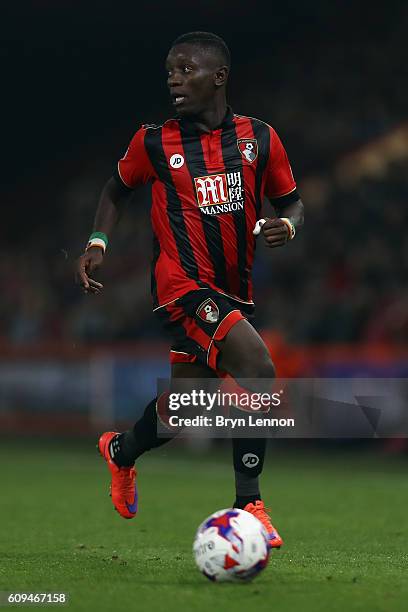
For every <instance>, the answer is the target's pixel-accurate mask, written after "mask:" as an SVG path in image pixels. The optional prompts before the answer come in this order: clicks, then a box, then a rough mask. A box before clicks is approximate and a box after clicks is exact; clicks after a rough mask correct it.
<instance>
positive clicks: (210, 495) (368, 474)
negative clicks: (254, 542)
mask: <svg viewBox="0 0 408 612" xmlns="http://www.w3.org/2000/svg"><path fill="white" fill-rule="evenodd" d="M0 459H1V466H2V478H1V483H2V486H1V503H0V519H1V530H0V550H1V560H0V590H3V591H5V590H7V591H18V592H22V591H23V592H45V591H54V592H55V591H57V592H61V591H65V592H67V593H68V594H69V603H68V605H67V606H66V609H68V608H69V609H71V610H84V611H85V610H86V611H87V612H88V611H93V610H98V611H99V610H123V609H126V610H132V611H136V612H137V611H139V610H140V611H145V610H146V611H152V612H156V611H162V610H163V611H165V612H172V611H173V610H177V611H178V612H179V611H180V610H182V611H185V612H190V611H193V612H194V611H208V610H215V611H216V612H219V611H221V612H223V611H224V610H225V611H229V610H231V611H232V610H233V611H234V612H236V611H241V610H245V611H248V612H250V611H251V610H256V612H262V611H264V610H265V611H266V610H268V611H273V610H278V611H279V612H282V611H286V610H290V611H298V610H302V612H304V611H309V610H310V611H311V612H312V611H313V612H317V611H320V610H322V611H323V610H324V611H328V610H330V612H333V611H337V610H338V611H341V612H343V611H345V610H361V611H369V612H374V611H377V610H378V611H380V610H381V611H387V612H389V611H394V610H407V609H408V608H407V605H408V604H407V602H408V579H407V577H408V556H407V545H408V521H407V508H408V479H407V463H408V461H407V459H406V458H405V459H404V458H394V457H391V458H390V457H386V456H384V455H379V454H377V455H374V454H367V453H364V454H358V453H354V452H349V453H344V452H343V453H340V452H332V453H328V454H321V453H316V452H314V453H305V452H303V451H302V452H300V451H299V450H296V449H295V448H294V449H293V451H290V450H279V449H275V450H274V448H273V447H272V448H269V452H268V459H267V463H266V467H265V471H264V475H263V479H262V488H263V492H264V499H265V501H266V502H267V504H270V505H272V506H273V520H274V522H275V523H276V525H277V527H278V528H279V530H280V531H281V533H282V536H283V538H284V540H285V546H284V548H282V550H280V551H274V552H273V554H272V557H271V561H270V564H269V566H268V568H267V569H266V570H265V571H264V572H263V574H262V575H261V576H260V577H258V578H257V579H256V580H254V581H253V582H252V583H249V584H243V585H241V584H238V585H236V584H213V583H211V582H209V581H207V580H206V579H205V578H204V577H203V576H202V575H201V574H200V573H199V572H198V571H197V570H196V568H195V566H194V564H193V559H192V555H191V545H192V540H193V535H194V532H195V529H196V527H197V526H198V524H199V523H200V522H201V521H202V520H203V519H204V518H205V517H206V516H207V515H208V514H210V513H211V512H213V511H215V510H218V509H220V508H223V507H226V506H229V505H230V504H231V502H232V501H233V479H232V473H231V465H230V462H229V453H228V454H227V453H226V452H224V451H222V450H221V451H219V450H217V451H212V452H211V453H204V454H198V453H193V452H192V451H191V450H188V449H185V450H183V448H180V447H175V446H174V445H173V446H169V447H164V448H162V449H158V450H157V451H156V452H154V451H152V452H151V453H149V454H147V455H146V456H145V457H143V458H142V459H141V460H140V461H139V463H138V467H139V495H140V498H139V499H140V506H139V515H138V516H137V518H136V519H134V520H131V521H125V520H123V519H121V518H120V517H119V515H117V514H116V512H115V511H114V510H113V507H112V506H111V501H110V498H109V497H108V495H107V488H108V472H107V469H106V466H105V465H104V463H103V461H102V460H101V459H100V458H99V456H98V455H97V453H96V451H95V447H94V443H89V445H85V444H84V445H82V444H81V445H79V444H75V445H73V446H69V445H68V444H62V445H58V444H56V443H54V444H50V443H49V442H47V441H44V442H43V443H41V444H40V443H36V444H32V443H31V444H30V443H28V444H27V443H23V442H20V443H18V444H13V443H12V442H7V443H5V442H4V441H3V442H2V444H1V449H0Z"/></svg>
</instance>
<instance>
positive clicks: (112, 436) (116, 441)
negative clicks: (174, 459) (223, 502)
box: [98, 363, 214, 518]
mask: <svg viewBox="0 0 408 612" xmlns="http://www.w3.org/2000/svg"><path fill="white" fill-rule="evenodd" d="M212 376H214V373H213V372H212V370H210V368H208V367H207V366H205V365H203V364H200V363H175V364H173V365H172V385H171V391H173V390H174V391H176V392H179V393H181V392H186V391H189V390H190V386H189V385H188V382H187V381H188V379H203V378H209V377H212ZM178 381H180V383H178ZM181 381H182V382H181ZM180 384H182V387H181V386H180ZM167 397H168V394H165V393H163V394H162V396H160V397H159V398H157V397H155V398H154V399H153V400H152V401H151V402H150V403H149V404H148V405H147V406H146V408H145V409H144V412H143V415H142V417H141V418H140V419H139V420H138V421H137V422H136V423H135V424H134V426H133V427H132V428H131V429H129V430H128V431H125V432H123V433H119V432H116V431H107V432H105V433H104V434H102V435H101V437H100V438H99V443H98V446H99V451H100V453H101V455H102V456H103V457H104V459H105V460H106V462H107V464H108V467H109V470H110V472H111V487H110V491H111V497H112V503H113V505H114V507H115V509H116V510H117V512H119V514H120V515H121V516H123V518H133V517H134V516H135V515H136V513H137V502H138V496H137V487H136V476H137V472H136V470H135V468H134V467H133V466H134V464H135V461H136V459H137V458H138V457H140V456H141V455H143V453H145V452H146V451H148V450H150V449H152V448H157V447H159V446H162V445H163V444H166V443H167V442H169V441H170V440H172V439H173V438H174V437H175V436H176V435H177V433H178V431H177V430H173V431H171V430H169V434H168V436H165V437H163V436H159V435H158V430H157V419H158V418H160V417H158V413H160V409H162V410H163V413H164V414H165V413H166V411H167Z"/></svg>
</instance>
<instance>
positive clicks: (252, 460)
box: [242, 453, 259, 468]
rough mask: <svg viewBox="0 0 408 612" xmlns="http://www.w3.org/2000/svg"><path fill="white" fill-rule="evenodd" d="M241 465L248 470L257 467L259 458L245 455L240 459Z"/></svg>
mask: <svg viewBox="0 0 408 612" xmlns="http://www.w3.org/2000/svg"><path fill="white" fill-rule="evenodd" d="M242 463H243V464H244V465H245V466H246V467H248V468H253V467H255V466H257V465H258V463H259V457H258V455H254V453H246V454H245V455H244V456H243V457H242Z"/></svg>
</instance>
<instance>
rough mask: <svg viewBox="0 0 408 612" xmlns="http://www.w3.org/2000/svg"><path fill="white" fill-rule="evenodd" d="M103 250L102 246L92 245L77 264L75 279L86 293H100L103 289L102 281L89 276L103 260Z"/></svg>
mask: <svg viewBox="0 0 408 612" xmlns="http://www.w3.org/2000/svg"><path fill="white" fill-rule="evenodd" d="M103 255H104V254H103V251H102V249H101V248H100V247H96V246H94V247H90V248H89V249H88V250H87V251H85V253H84V254H83V255H81V257H79V259H77V261H76V265H75V280H76V282H77V283H78V285H80V286H81V287H82V288H83V290H84V292H85V293H95V294H96V293H100V292H101V291H102V289H103V285H102V283H98V281H96V280H94V279H93V278H90V277H89V274H91V273H92V272H93V271H94V270H96V269H97V268H99V267H100V266H101V265H102V262H103Z"/></svg>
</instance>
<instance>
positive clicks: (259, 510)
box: [244, 499, 283, 548]
mask: <svg viewBox="0 0 408 612" xmlns="http://www.w3.org/2000/svg"><path fill="white" fill-rule="evenodd" d="M244 510H245V511H246V512H249V513H250V514H253V515H254V516H256V518H257V519H259V520H260V521H261V523H262V525H263V526H264V527H265V529H266V531H267V532H268V536H269V546H270V547H271V548H280V547H281V546H282V544H283V540H282V538H281V537H280V535H279V533H278V532H277V531H276V529H275V527H274V526H273V525H272V523H271V519H270V517H269V514H267V513H268V512H270V510H269V509H268V508H265V504H264V503H263V501H261V500H260V499H257V500H256V502H255V503H254V504H253V503H249V504H247V505H246V506H245V508H244Z"/></svg>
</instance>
